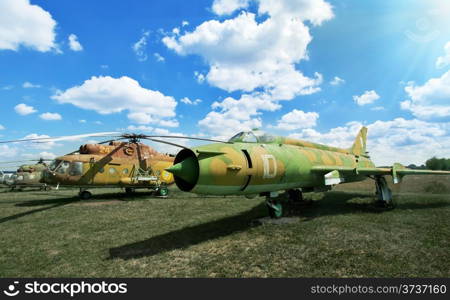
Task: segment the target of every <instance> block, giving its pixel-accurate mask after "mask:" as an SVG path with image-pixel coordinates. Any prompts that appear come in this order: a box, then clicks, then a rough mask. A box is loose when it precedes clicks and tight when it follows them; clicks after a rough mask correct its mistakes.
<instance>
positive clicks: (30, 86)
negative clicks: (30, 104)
mask: <svg viewBox="0 0 450 300" xmlns="http://www.w3.org/2000/svg"><path fill="white" fill-rule="evenodd" d="M22 87H23V88H24V89H33V88H36V89H37V88H40V87H41V85H39V84H32V83H31V82H28V81H25V82H24V83H23V84H22Z"/></svg>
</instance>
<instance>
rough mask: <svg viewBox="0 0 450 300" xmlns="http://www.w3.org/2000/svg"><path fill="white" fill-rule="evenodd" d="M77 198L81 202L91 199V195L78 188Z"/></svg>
mask: <svg viewBox="0 0 450 300" xmlns="http://www.w3.org/2000/svg"><path fill="white" fill-rule="evenodd" d="M78 196H79V197H80V198H81V199H82V200H88V199H90V198H91V197H92V193H91V192H89V191H88V190H86V189H84V188H80V192H79V193H78Z"/></svg>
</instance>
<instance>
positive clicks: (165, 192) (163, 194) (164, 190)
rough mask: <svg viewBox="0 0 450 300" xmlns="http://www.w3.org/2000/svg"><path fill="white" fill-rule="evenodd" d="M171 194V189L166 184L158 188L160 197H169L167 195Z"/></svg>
mask: <svg viewBox="0 0 450 300" xmlns="http://www.w3.org/2000/svg"><path fill="white" fill-rule="evenodd" d="M168 194H169V189H168V188H167V187H165V186H161V187H160V188H159V189H158V196H160V197H167V195H168Z"/></svg>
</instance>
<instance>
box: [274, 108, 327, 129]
mask: <svg viewBox="0 0 450 300" xmlns="http://www.w3.org/2000/svg"><path fill="white" fill-rule="evenodd" d="M318 118H319V114H318V113H316V112H306V113H305V112H304V111H302V110H297V109H294V110H293V111H291V112H289V113H287V114H285V115H283V116H282V117H281V119H280V120H278V124H277V126H275V127H274V128H277V129H281V130H298V129H303V128H311V127H314V126H316V122H317V119H318Z"/></svg>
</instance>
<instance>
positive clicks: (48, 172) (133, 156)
mask: <svg viewBox="0 0 450 300" xmlns="http://www.w3.org/2000/svg"><path fill="white" fill-rule="evenodd" d="M89 136H109V137H111V138H112V139H110V140H107V141H103V142H99V143H96V144H85V145H81V146H80V147H79V149H77V150H76V151H73V152H71V153H68V154H66V155H63V156H59V157H57V158H56V159H55V160H53V161H52V162H51V163H50V164H49V165H48V166H47V167H46V168H45V169H44V170H43V173H42V179H41V182H42V183H43V184H46V185H56V187H57V188H59V186H72V187H79V189H80V190H79V197H80V198H81V199H89V198H90V197H91V196H92V193H91V192H90V191H89V188H92V187H120V188H125V192H126V193H127V194H132V193H133V192H134V191H135V190H136V189H139V188H148V189H150V190H152V191H153V192H154V193H155V194H156V195H157V196H161V197H167V195H168V193H169V190H168V186H169V185H171V184H173V183H174V178H173V175H172V174H171V173H170V172H167V171H166V170H165V169H167V168H169V167H170V166H172V165H173V161H174V155H169V154H162V153H159V152H157V151H156V150H155V149H153V148H152V147H150V146H148V145H146V144H143V143H141V142H140V140H142V139H146V140H150V141H155V142H159V143H164V144H168V145H175V146H179V145H176V144H173V143H171V142H168V141H163V140H157V139H154V137H171V136H148V135H143V134H134V133H130V134H127V133H125V134H121V133H118V132H111V133H95V134H83V135H75V136H63V137H55V138H50V137H44V138H28V139H20V140H11V141H0V143H17V142H36V143H46V142H50V141H60V140H70V139H73V138H75V137H78V138H79V137H89ZM199 139H200V138H199ZM200 140H202V139H200Z"/></svg>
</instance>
